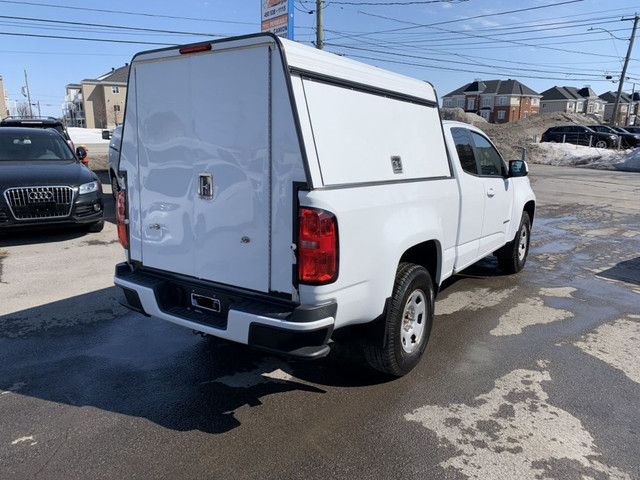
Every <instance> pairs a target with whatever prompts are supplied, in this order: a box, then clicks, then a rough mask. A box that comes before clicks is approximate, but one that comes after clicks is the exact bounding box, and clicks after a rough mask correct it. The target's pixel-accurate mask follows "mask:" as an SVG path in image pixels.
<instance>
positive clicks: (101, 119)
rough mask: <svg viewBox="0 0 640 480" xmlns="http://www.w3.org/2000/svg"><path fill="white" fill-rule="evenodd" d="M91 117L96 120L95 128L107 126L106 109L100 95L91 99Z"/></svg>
mask: <svg viewBox="0 0 640 480" xmlns="http://www.w3.org/2000/svg"><path fill="white" fill-rule="evenodd" d="M93 118H94V120H95V122H96V128H106V127H107V109H106V105H105V102H104V98H102V97H99V96H98V97H96V98H95V99H94V100H93Z"/></svg>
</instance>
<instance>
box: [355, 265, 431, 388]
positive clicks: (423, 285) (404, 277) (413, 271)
mask: <svg viewBox="0 0 640 480" xmlns="http://www.w3.org/2000/svg"><path fill="white" fill-rule="evenodd" d="M434 300H435V293H434V288H433V281H432V280H431V275H429V272H428V271H427V270H426V269H425V268H424V267H422V266H420V265H415V264H413V263H401V264H400V267H399V268H398V271H397V273H396V280H395V284H394V287H393V294H392V296H391V301H390V302H389V305H388V308H387V311H386V312H385V315H384V317H383V319H382V321H383V322H384V339H383V341H381V342H375V343H367V344H365V345H364V353H365V357H366V359H367V361H368V362H369V364H370V365H371V366H372V367H373V368H375V369H376V370H380V371H382V372H384V373H388V374H389V375H393V376H396V377H401V376H403V375H405V374H407V373H409V372H410V371H411V370H412V369H413V368H414V367H415V366H416V365H417V364H418V362H419V361H420V358H421V357H422V354H423V353H424V350H425V348H426V346H427V342H428V340H429V334H430V333H431V325H432V323H433V312H434Z"/></svg>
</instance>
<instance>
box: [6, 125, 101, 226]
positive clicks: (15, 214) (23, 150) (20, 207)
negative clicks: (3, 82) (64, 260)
mask: <svg viewBox="0 0 640 480" xmlns="http://www.w3.org/2000/svg"><path fill="white" fill-rule="evenodd" d="M85 155H86V152H85V150H84V148H82V147H78V148H77V149H76V152H74V151H73V150H71V148H70V147H69V145H68V143H67V142H65V141H64V139H63V138H62V136H61V135H60V134H59V133H58V132H56V131H54V129H49V128H47V129H40V128H25V127H6V128H0V233H5V232H6V231H8V230H9V229H19V228H25V227H42V226H50V225H84V226H86V227H88V229H89V231H92V232H99V231H100V230H102V228H103V226H104V204H103V200H102V185H101V183H100V181H99V180H98V177H97V176H96V174H95V173H93V172H92V171H91V170H89V169H88V168H87V167H86V166H85V165H83V164H82V162H81V159H82V158H84V156H85Z"/></svg>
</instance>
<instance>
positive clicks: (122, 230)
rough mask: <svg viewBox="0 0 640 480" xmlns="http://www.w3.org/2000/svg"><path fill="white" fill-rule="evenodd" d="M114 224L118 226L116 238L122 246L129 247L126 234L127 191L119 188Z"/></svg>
mask: <svg viewBox="0 0 640 480" xmlns="http://www.w3.org/2000/svg"><path fill="white" fill-rule="evenodd" d="M116 225H117V227H118V240H120V244H121V245H122V246H123V247H124V248H129V237H128V236H127V192H126V190H120V191H119V192H118V194H117V195H116Z"/></svg>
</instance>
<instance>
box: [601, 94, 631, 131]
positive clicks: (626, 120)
mask: <svg viewBox="0 0 640 480" xmlns="http://www.w3.org/2000/svg"><path fill="white" fill-rule="evenodd" d="M616 95H617V92H606V93H603V94H602V95H600V98H601V99H602V100H603V101H604V102H606V103H605V105H604V122H605V123H609V122H610V121H611V115H612V114H613V106H614V105H615V103H616ZM639 109H640V92H633V94H631V95H630V94H628V93H625V92H622V93H621V94H620V101H619V102H618V112H617V114H616V121H615V124H616V125H621V126H622V125H636V124H637V123H640V121H637V119H638V110H639Z"/></svg>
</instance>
